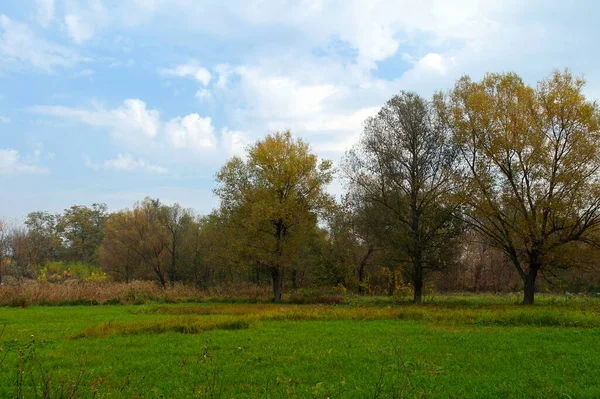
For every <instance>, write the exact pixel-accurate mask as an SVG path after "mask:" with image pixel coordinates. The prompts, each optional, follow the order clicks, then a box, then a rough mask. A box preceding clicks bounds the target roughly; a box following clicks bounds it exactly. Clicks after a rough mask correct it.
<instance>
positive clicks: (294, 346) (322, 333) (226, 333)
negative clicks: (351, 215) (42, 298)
mask: <svg viewBox="0 0 600 399" xmlns="http://www.w3.org/2000/svg"><path fill="white" fill-rule="evenodd" d="M341 298H342V299H341V300H339V301H337V302H340V303H333V304H332V303H331V302H333V301H331V300H330V301H329V302H330V303H329V304H315V303H313V304H296V303H294V304H292V303H282V304H270V303H266V302H262V301H257V302H255V303H250V302H249V301H248V300H246V301H242V300H238V301H234V300H229V301H228V302H227V303H226V302H219V301H218V300H217V299H214V298H213V299H203V300H200V299H199V300H197V301H195V302H185V303H161V301H157V300H148V301H146V302H145V303H143V304H137V305H132V304H120V305H114V304H113V305H110V304H105V305H95V306H83V305H70V306H40V305H32V306H27V307H0V334H1V337H0V348H2V351H1V352H0V363H1V364H0V397H2V398H4V397H7V398H9V397H19V398H27V397H47V398H53V397H59V398H88V397H89V398H91V397H95V398H191V397H197V398H206V397H211V398H230V397H236V398H294V397H298V398H404V397H405V398H488V397H490V398H491V397H494V398H496V397H498V398H530V397H532V398H538V397H539V398H597V397H600V384H599V383H598V373H597V370H598V368H597V361H598V358H599V356H600V299H597V298H590V297H570V296H569V297H567V296H550V295H540V296H539V300H538V303H537V304H536V305H535V306H522V305H519V304H518V302H519V301H520V299H521V298H520V296H516V295H502V296H495V295H467V294H456V295H447V296H435V297H428V298H427V300H426V302H425V303H424V304H422V305H414V304H411V303H410V302H409V299H408V298H404V297H394V298H387V297H354V296H343V297H341Z"/></svg>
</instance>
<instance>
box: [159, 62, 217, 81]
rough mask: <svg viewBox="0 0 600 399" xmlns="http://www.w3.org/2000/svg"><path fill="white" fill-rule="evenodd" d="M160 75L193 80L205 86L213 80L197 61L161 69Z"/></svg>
mask: <svg viewBox="0 0 600 399" xmlns="http://www.w3.org/2000/svg"><path fill="white" fill-rule="evenodd" d="M160 73H162V74H163V75H166V76H177V77H181V78H186V77H188V78H193V79H195V80H196V81H197V82H199V83H201V84H203V85H204V86H206V85H208V84H209V83H210V80H211V79H212V75H211V74H210V72H209V71H208V70H207V69H206V68H204V67H202V66H200V65H199V64H198V62H196V61H192V62H189V63H187V64H181V65H177V66H176V67H174V68H167V69H161V70H160Z"/></svg>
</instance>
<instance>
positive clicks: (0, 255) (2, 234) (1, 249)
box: [0, 219, 11, 285]
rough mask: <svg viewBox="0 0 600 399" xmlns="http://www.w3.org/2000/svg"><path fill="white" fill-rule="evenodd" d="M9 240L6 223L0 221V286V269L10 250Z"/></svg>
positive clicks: (0, 281) (0, 277)
mask: <svg viewBox="0 0 600 399" xmlns="http://www.w3.org/2000/svg"><path fill="white" fill-rule="evenodd" d="M10 238H11V232H10V227H9V225H8V222H6V220H4V219H0V285H2V276H3V274H2V272H3V269H2V268H3V266H4V262H5V261H6V260H7V257H8V253H9V249H10Z"/></svg>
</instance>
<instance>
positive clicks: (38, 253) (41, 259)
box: [23, 211, 62, 265]
mask: <svg viewBox="0 0 600 399" xmlns="http://www.w3.org/2000/svg"><path fill="white" fill-rule="evenodd" d="M59 217H60V215H55V214H51V213H49V212H46V211H36V212H31V213H29V214H28V215H27V218H26V220H25V225H26V226H27V237H26V239H27V242H26V244H27V245H26V246H27V250H28V252H29V253H28V261H29V263H30V264H32V265H41V264H43V263H45V262H47V261H51V260H57V259H58V258H59V256H60V254H61V252H62V242H61V240H60V235H59V232H58V220H59ZM24 249H25V248H24ZM24 254H25V252H23V255H24Z"/></svg>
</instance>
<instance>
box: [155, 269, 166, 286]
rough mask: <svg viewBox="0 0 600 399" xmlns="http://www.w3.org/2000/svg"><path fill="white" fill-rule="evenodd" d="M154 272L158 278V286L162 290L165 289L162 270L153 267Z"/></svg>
mask: <svg viewBox="0 0 600 399" xmlns="http://www.w3.org/2000/svg"><path fill="white" fill-rule="evenodd" d="M154 272H155V273H156V276H157V277H158V282H159V283H160V286H161V287H162V288H163V289H164V288H167V281H166V280H165V275H164V274H163V272H162V270H160V266H158V267H157V266H155V267H154Z"/></svg>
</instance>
